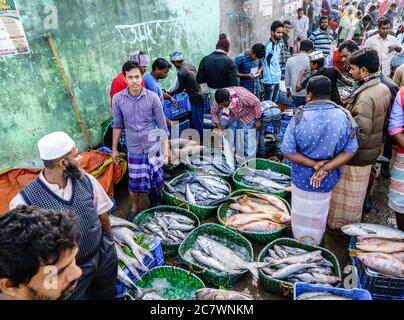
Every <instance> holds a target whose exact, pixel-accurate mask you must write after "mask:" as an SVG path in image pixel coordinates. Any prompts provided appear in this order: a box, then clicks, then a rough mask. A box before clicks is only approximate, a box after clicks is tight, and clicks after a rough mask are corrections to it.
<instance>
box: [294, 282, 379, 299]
mask: <svg viewBox="0 0 404 320" xmlns="http://www.w3.org/2000/svg"><path fill="white" fill-rule="evenodd" d="M293 289H294V290H293V300H298V299H297V297H298V296H299V295H301V294H302V293H305V292H324V293H331V294H335V295H337V296H342V297H346V298H350V299H352V300H372V297H371V295H370V293H369V291H367V290H363V289H342V288H330V287H323V286H320V285H313V284H309V283H305V282H296V283H294V284H293Z"/></svg>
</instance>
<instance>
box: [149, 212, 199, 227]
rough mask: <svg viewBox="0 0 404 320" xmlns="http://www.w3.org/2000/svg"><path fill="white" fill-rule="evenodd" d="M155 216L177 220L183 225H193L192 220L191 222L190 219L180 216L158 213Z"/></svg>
mask: <svg viewBox="0 0 404 320" xmlns="http://www.w3.org/2000/svg"><path fill="white" fill-rule="evenodd" d="M157 215H163V216H165V217H167V218H169V219H173V220H177V221H178V222H179V223H183V224H192V225H194V224H195V221H194V220H192V219H191V218H188V217H186V216H184V215H182V214H175V213H165V212H164V213H163V212H158V213H157Z"/></svg>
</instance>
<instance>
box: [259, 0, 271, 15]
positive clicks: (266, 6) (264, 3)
mask: <svg viewBox="0 0 404 320" xmlns="http://www.w3.org/2000/svg"><path fill="white" fill-rule="evenodd" d="M272 10H273V0H260V11H261V12H262V15H263V16H264V17H268V18H270V17H272Z"/></svg>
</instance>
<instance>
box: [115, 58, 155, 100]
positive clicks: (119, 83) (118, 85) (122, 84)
mask: <svg viewBox="0 0 404 320" xmlns="http://www.w3.org/2000/svg"><path fill="white" fill-rule="evenodd" d="M129 60H130V61H134V62H136V63H138V64H139V65H140V66H141V67H142V74H145V73H146V71H147V68H148V66H149V61H150V60H149V56H148V54H147V53H144V52H143V51H135V52H133V53H132V54H131V55H130V56H129ZM127 87H128V84H127V83H126V81H125V77H124V76H123V74H122V72H121V73H120V74H119V75H118V76H117V77H116V78H115V79H114V80H113V81H112V84H111V89H110V91H109V96H110V98H111V106H112V97H113V96H114V95H115V94H116V93H118V92H121V91H122V90H123V89H126V88H127ZM142 87H144V81H142Z"/></svg>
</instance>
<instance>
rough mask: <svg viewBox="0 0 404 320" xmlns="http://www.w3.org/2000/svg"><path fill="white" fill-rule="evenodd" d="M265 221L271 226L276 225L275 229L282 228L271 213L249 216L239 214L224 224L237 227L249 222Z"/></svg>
mask: <svg viewBox="0 0 404 320" xmlns="http://www.w3.org/2000/svg"><path fill="white" fill-rule="evenodd" d="M265 220H267V221H269V222H273V224H274V225H276V226H277V227H282V226H281V225H280V224H279V223H278V221H279V219H276V217H274V215H273V214H271V213H249V214H245V213H239V214H235V215H233V216H231V217H229V218H227V219H226V224H227V225H230V226H235V227H238V226H242V225H245V224H248V223H251V222H255V221H265Z"/></svg>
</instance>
